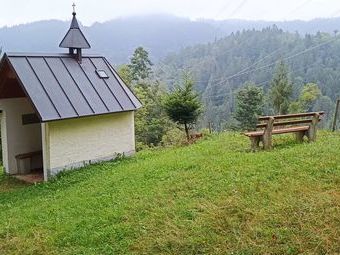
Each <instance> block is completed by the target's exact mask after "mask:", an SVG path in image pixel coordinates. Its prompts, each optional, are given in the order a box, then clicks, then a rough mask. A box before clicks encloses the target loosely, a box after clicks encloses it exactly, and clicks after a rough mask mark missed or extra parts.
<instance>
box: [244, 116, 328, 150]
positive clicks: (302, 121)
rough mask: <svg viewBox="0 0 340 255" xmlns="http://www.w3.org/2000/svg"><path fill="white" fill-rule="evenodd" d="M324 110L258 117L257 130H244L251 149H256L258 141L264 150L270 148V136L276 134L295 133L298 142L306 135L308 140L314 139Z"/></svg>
mask: <svg viewBox="0 0 340 255" xmlns="http://www.w3.org/2000/svg"><path fill="white" fill-rule="evenodd" d="M323 115H324V112H310V113H298V114H288V115H277V116H264V117H259V121H260V122H261V123H259V124H257V125H256V128H257V129H260V130H257V131H252V132H246V133H244V135H246V136H248V137H249V138H250V141H251V149H252V150H253V151H256V150H257V149H258V148H259V145H260V142H262V144H263V148H264V149H265V150H270V149H271V148H272V136H273V135H278V134H287V133H295V135H296V140H297V141H298V142H302V141H303V137H304V136H306V137H307V138H308V141H310V142H314V141H315V139H316V133H317V125H318V123H319V122H320V121H321V117H322V116H323Z"/></svg>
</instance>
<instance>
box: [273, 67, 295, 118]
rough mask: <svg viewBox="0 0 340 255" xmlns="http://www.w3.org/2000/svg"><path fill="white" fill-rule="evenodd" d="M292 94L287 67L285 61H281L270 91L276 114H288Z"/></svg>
mask: <svg viewBox="0 0 340 255" xmlns="http://www.w3.org/2000/svg"><path fill="white" fill-rule="evenodd" d="M292 93H293V87H292V83H291V82H290V80H289V76H288V69H287V66H286V65H285V63H284V62H283V61H280V63H279V64H278V65H277V67H276V71H275V73H274V77H273V80H272V82H271V89H270V99H271V102H272V104H273V108H274V111H275V113H276V114H287V113H288V109H289V105H290V98H291V96H292Z"/></svg>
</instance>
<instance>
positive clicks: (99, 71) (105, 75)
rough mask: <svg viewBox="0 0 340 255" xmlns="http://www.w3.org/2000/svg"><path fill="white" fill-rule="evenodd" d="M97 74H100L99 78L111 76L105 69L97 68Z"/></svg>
mask: <svg viewBox="0 0 340 255" xmlns="http://www.w3.org/2000/svg"><path fill="white" fill-rule="evenodd" d="M96 73H97V75H98V76H99V78H101V79H108V78H109V76H108V75H107V73H106V72H105V71H104V70H98V69H97V70H96Z"/></svg>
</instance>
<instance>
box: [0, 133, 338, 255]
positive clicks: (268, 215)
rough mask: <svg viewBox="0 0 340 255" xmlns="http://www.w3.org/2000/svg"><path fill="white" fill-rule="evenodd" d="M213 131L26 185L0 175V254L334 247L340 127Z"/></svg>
mask: <svg viewBox="0 0 340 255" xmlns="http://www.w3.org/2000/svg"><path fill="white" fill-rule="evenodd" d="M275 142H277V145H276V146H275V149H274V150H273V151H272V152H258V153H250V152H249V151H248V148H249V141H248V140H247V138H246V137H243V136H241V135H238V134H233V133H229V134H221V135H218V136H214V137H212V138H210V139H208V140H205V141H201V142H199V143H197V144H195V145H192V146H189V147H183V148H176V149H164V150H159V151H145V152H141V153H138V154H137V155H136V156H135V157H134V158H131V159H124V160H121V161H117V162H109V163H105V164H100V165H96V166H89V167H87V168H85V169H82V170H80V171H76V172H72V173H66V174H63V175H62V176H60V177H59V178H58V179H57V180H55V181H53V182H51V183H46V184H40V185H35V186H34V185H33V186H24V185H22V184H20V183H18V182H16V181H14V180H12V179H10V178H8V177H4V176H1V177H0V254H1V255H3V254H21V255H22V254H72V255H73V254H340V134H339V133H334V134H332V133H322V134H320V136H319V137H318V142H317V143H314V144H307V143H306V144H295V143H294V142H293V140H292V138H291V137H290V136H283V137H275Z"/></svg>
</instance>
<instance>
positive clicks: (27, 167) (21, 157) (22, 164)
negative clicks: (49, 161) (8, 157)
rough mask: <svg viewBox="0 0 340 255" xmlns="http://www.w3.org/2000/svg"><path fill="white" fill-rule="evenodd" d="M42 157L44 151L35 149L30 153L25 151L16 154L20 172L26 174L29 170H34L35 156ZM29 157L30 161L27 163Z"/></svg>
mask: <svg viewBox="0 0 340 255" xmlns="http://www.w3.org/2000/svg"><path fill="white" fill-rule="evenodd" d="M40 156H41V157H42V151H33V152H28V153H23V154H19V155H16V156H15V159H16V161H17V167H18V172H19V174H26V173H27V172H28V171H30V170H32V169H31V168H32V159H33V158H34V157H40ZM26 159H29V162H27V163H26V164H25V162H24V161H25V160H26Z"/></svg>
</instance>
